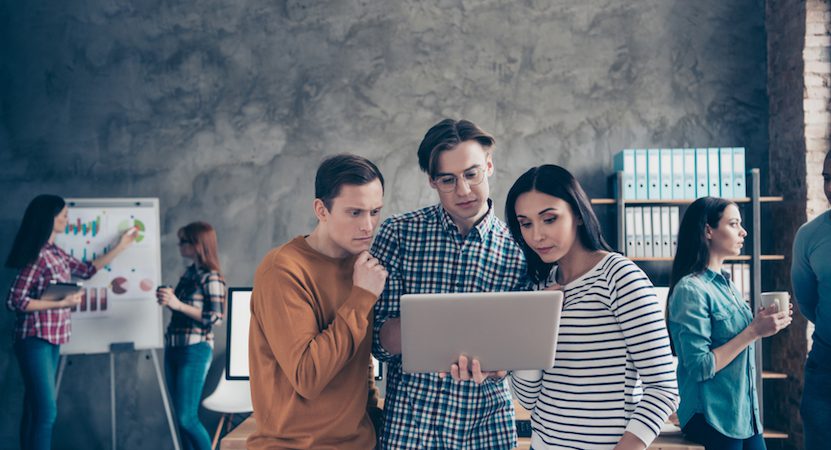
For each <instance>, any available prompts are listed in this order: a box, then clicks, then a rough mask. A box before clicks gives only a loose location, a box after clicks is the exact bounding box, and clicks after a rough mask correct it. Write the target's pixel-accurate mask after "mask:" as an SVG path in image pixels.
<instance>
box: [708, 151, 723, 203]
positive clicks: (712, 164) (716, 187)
mask: <svg viewBox="0 0 831 450" xmlns="http://www.w3.org/2000/svg"><path fill="white" fill-rule="evenodd" d="M720 175H721V172H720V170H719V159H718V149H717V148H709V149H707V195H709V196H710V197H721V180H720V178H721V177H720Z"/></svg>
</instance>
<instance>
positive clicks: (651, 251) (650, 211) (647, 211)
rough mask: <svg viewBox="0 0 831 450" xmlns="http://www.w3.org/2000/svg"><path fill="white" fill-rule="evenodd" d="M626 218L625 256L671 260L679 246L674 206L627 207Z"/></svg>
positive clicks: (677, 210)
mask: <svg viewBox="0 0 831 450" xmlns="http://www.w3.org/2000/svg"><path fill="white" fill-rule="evenodd" d="M624 217H625V219H626V224H625V228H624V230H625V235H626V256H629V257H635V258H672V257H674V256H675V249H676V248H677V247H678V225H679V222H678V217H679V208H678V207H677V206H628V207H626V209H625V210H624Z"/></svg>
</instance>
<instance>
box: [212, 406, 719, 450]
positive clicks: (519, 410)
mask: <svg viewBox="0 0 831 450" xmlns="http://www.w3.org/2000/svg"><path fill="white" fill-rule="evenodd" d="M514 407H515V408H516V418H517V420H530V418H531V417H530V414H529V413H528V411H526V410H525V409H524V408H523V407H522V406H519V404H518V403H517V402H514ZM256 428H257V425H256V422H255V420H254V416H251V417H249V418H248V419H246V420H245V421H244V422H242V423H241V424H239V426H237V427H236V428H234V429H233V430H232V431H231V432H230V433H228V434H227V435H226V436H225V437H224V438H222V441H221V442H220V444H219V448H220V450H245V440H246V439H248V436H249V435H250V434H251V433H253V432H254V430H255V429H256ZM530 446H531V438H519V446H518V447H517V450H528V448H529V447H530ZM649 450H704V447H702V446H700V445H697V444H694V443H692V442H689V441H685V440H684V438H683V436H682V435H681V433H665V434H661V435H660V436H658V438H656V439H655V441H654V442H652V445H650V446H649Z"/></svg>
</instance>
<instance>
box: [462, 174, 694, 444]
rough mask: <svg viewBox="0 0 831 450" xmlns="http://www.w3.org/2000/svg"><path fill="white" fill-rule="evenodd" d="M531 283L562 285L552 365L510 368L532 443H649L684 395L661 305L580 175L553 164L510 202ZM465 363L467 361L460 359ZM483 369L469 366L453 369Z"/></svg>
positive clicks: (523, 183)
mask: <svg viewBox="0 0 831 450" xmlns="http://www.w3.org/2000/svg"><path fill="white" fill-rule="evenodd" d="M505 219H506V221H507V222H508V227H509V228H510V230H511V234H512V235H513V237H514V240H516V241H517V242H518V243H519V244H520V247H521V248H522V251H523V253H524V254H525V258H526V260H527V262H528V275H529V278H530V280H531V283H532V284H531V287H532V289H558V290H562V291H563V292H564V303H563V310H562V316H561V318H560V330H559V336H558V340H557V350H556V352H557V356H556V360H555V362H554V367H551V368H549V369H545V370H520V371H514V372H513V373H512V374H511V377H510V382H511V387H512V388H513V391H514V393H515V395H516V398H517V400H519V402H520V404H522V406H523V407H524V408H525V409H527V410H528V411H529V412H530V413H531V422H532V428H533V431H532V435H531V446H532V447H533V448H534V449H536V450H540V449H548V448H550V449H555V448H558V449H559V448H580V449H616V450H624V449H639V450H640V449H644V448H646V447H648V446H649V444H651V443H652V441H653V440H654V439H655V437H656V436H657V435H658V433H660V431H661V426H662V425H663V424H664V422H665V421H666V419H667V418H668V417H669V415H670V414H671V413H672V412H673V411H675V408H676V407H677V404H678V386H677V383H676V380H675V374H674V372H673V370H672V353H671V351H670V345H669V336H668V335H667V330H666V326H665V324H664V321H663V318H662V314H661V309H660V306H659V305H658V301H657V299H656V297H655V292H654V290H653V287H652V283H651V282H650V281H649V278H647V276H646V274H644V273H643V271H642V270H641V269H640V268H639V267H638V266H637V265H635V263H633V262H632V261H630V260H629V259H627V258H626V257H624V256H622V255H620V254H617V253H613V252H612V251H611V248H610V247H609V245H608V244H607V243H606V241H605V240H604V239H603V236H602V235H601V232H600V224H599V222H598V220H597V217H596V216H595V214H594V211H593V210H592V206H591V202H590V200H589V198H588V196H587V195H586V193H585V192H584V191H583V188H582V187H581V186H580V183H579V182H578V181H577V180H576V179H575V178H574V176H572V174H571V173H569V172H568V171H567V170H566V169H564V168H562V167H559V166H555V165H543V166H539V167H534V168H531V169H529V170H528V171H527V172H525V173H524V174H523V175H522V176H520V177H519V179H517V181H516V182H515V183H514V185H513V186H512V187H511V190H510V191H509V192H508V199H507V203H506V205H505ZM459 365H460V366H463V365H464V364H463V361H460V364H459ZM457 371H459V372H460V373H461V374H462V378H467V377H473V378H474V379H476V378H479V379H481V375H479V374H478V373H477V372H478V370H473V371H472V373H466V372H468V371H467V370H466V368H465V367H455V366H454V367H453V368H452V369H451V372H452V373H453V375H454V377H455V376H456V375H455V372H457Z"/></svg>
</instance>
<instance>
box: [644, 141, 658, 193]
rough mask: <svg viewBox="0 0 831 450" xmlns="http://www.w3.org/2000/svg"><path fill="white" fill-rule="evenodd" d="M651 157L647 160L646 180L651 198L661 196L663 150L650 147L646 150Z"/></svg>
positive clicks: (648, 156)
mask: <svg viewBox="0 0 831 450" xmlns="http://www.w3.org/2000/svg"><path fill="white" fill-rule="evenodd" d="M646 156H647V158H649V161H648V162H647V166H646V167H647V173H646V181H647V183H648V188H647V189H648V191H649V194H648V197H647V198H650V199H660V198H661V151H660V150H658V149H657V148H650V149H649V150H647V151H646Z"/></svg>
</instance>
